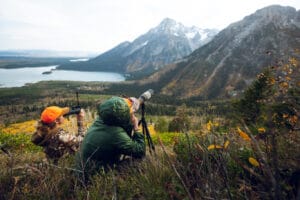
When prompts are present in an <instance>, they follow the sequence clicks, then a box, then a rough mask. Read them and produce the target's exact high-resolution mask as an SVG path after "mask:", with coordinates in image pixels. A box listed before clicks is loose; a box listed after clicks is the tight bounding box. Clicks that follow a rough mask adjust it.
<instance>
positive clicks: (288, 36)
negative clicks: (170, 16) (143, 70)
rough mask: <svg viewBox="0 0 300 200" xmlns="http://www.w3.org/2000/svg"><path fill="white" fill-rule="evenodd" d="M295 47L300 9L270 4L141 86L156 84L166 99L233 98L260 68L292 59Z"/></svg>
mask: <svg viewBox="0 0 300 200" xmlns="http://www.w3.org/2000/svg"><path fill="white" fill-rule="evenodd" d="M299 47H300V11H296V10H295V9H294V8H292V7H282V6H276V5H275V6H269V7H266V8H263V9H260V10H258V11H256V12H255V13H254V14H252V15H250V16H247V17H245V18H244V19H243V20H241V21H239V22H236V23H233V24H231V25H230V26H229V27H227V28H226V29H224V30H222V31H221V32H220V33H219V34H218V35H217V36H215V37H214V39H213V40H212V41H211V42H209V43H208V44H206V45H204V46H203V47H200V48H199V49H197V50H195V51H194V52H193V53H192V54H191V55H189V56H188V57H187V58H186V59H185V60H184V61H182V62H180V63H177V64H176V65H175V66H174V65H171V66H169V67H168V68H166V69H165V70H164V71H163V72H158V73H157V74H155V75H153V76H151V77H150V78H149V79H148V80H147V81H144V82H143V83H150V82H152V84H154V83H155V85H157V86H158V85H159V88H160V90H161V92H162V93H163V94H167V95H177V96H181V97H192V96H198V97H201V98H215V97H229V96H234V95H236V94H238V93H240V92H242V91H243V89H244V88H245V87H246V86H247V85H249V84H250V83H251V81H252V80H253V79H254V78H255V76H256V74H258V73H259V72H261V71H262V69H263V68H264V67H267V66H269V65H272V64H274V62H275V60H277V59H282V58H287V56H292V55H294V50H295V49H297V48H298V49H299ZM294 56H295V55H294Z"/></svg>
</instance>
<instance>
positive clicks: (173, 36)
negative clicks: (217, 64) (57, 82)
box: [60, 18, 218, 74]
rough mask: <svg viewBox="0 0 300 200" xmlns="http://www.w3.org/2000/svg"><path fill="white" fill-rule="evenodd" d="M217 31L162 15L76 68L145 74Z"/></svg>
mask: <svg viewBox="0 0 300 200" xmlns="http://www.w3.org/2000/svg"><path fill="white" fill-rule="evenodd" d="M217 32H218V31H217V30H212V29H200V28H197V27H195V26H193V27H186V26H184V25H182V24H181V23H178V22H176V21H174V20H172V19H169V18H166V19H164V20H163V21H162V22H161V23H160V24H159V25H158V26H157V27H155V28H152V29H150V30H149V31H148V32H147V33H145V34H144V35H141V36H140V37H138V38H137V39H135V40H134V41H133V42H123V43H121V44H119V45H118V46H116V47H114V48H112V49H111V50H109V51H107V52H105V53H103V54H101V55H99V56H97V57H95V58H94V59H91V60H90V61H88V62H85V63H80V64H81V66H80V67H81V69H80V70H89V71H114V72H121V73H140V74H149V73H152V72H154V71H155V70H159V69H160V68H163V67H164V66H165V65H166V64H169V63H172V62H175V61H177V60H179V59H182V58H183V57H185V56H187V55H189V54H190V53H192V51H194V50H195V49H197V48H199V47H200V46H202V45H204V44H206V43H208V42H209V41H211V40H212V38H213V37H214V36H215V35H216V34H217ZM78 67H79V66H74V65H73V66H71V65H70V66H67V65H64V66H61V67H60V68H64V69H68V68H70V69H71V68H73V69H77V70H78Z"/></svg>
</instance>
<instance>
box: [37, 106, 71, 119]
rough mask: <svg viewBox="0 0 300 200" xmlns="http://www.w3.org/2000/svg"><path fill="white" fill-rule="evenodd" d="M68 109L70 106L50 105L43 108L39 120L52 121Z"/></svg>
mask: <svg viewBox="0 0 300 200" xmlns="http://www.w3.org/2000/svg"><path fill="white" fill-rule="evenodd" d="M69 111H70V108H68V107H65V108H61V107H58V106H50V107H47V108H45V110H44V111H43V112H42V114H41V120H42V122H44V123H52V122H54V121H55V120H56V119H57V118H58V117H60V116H62V115H65V114H67V113H68V112H69Z"/></svg>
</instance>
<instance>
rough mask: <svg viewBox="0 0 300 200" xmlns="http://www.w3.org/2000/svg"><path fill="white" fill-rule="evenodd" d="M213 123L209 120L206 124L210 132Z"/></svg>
mask: <svg viewBox="0 0 300 200" xmlns="http://www.w3.org/2000/svg"><path fill="white" fill-rule="evenodd" d="M212 125H213V124H212V123H211V121H210V120H209V121H208V122H207V123H206V129H207V130H208V131H211V127H212Z"/></svg>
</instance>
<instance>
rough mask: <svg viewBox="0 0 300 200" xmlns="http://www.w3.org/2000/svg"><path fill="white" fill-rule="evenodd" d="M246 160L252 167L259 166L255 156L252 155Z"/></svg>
mask: <svg viewBox="0 0 300 200" xmlns="http://www.w3.org/2000/svg"><path fill="white" fill-rule="evenodd" d="M248 161H249V163H250V164H251V165H252V166H254V167H258V166H259V162H258V161H257V160H256V159H255V158H253V157H249V159H248Z"/></svg>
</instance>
